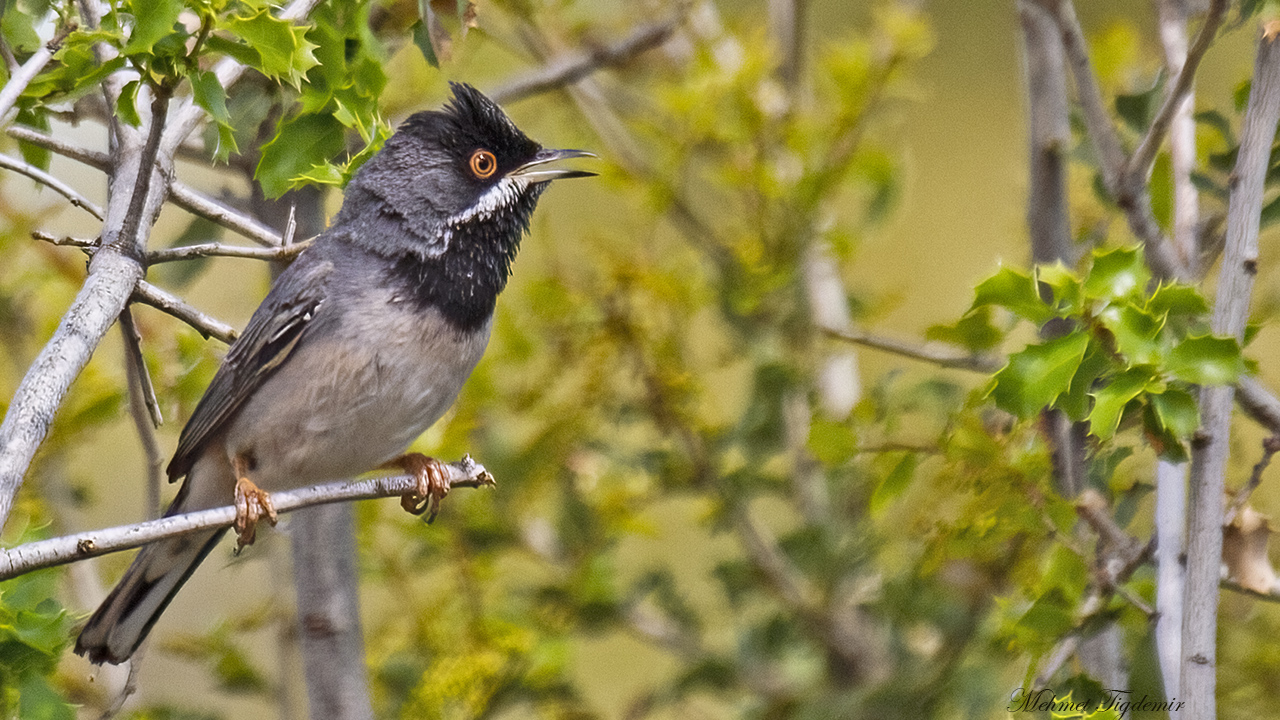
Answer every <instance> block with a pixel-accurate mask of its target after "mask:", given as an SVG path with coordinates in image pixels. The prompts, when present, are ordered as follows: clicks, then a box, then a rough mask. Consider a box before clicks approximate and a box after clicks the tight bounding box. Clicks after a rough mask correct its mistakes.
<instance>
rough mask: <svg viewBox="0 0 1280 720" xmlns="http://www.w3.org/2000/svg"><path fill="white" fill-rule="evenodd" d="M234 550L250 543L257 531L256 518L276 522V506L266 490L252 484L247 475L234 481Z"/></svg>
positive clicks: (237, 550)
mask: <svg viewBox="0 0 1280 720" xmlns="http://www.w3.org/2000/svg"><path fill="white" fill-rule="evenodd" d="M235 500H236V524H235V528H236V552H237V553H238V552H240V549H241V548H243V547H244V546H245V545H252V544H253V540H254V538H255V537H256V536H257V533H258V520H259V519H260V518H263V517H265V518H266V519H267V522H269V523H271V524H272V526H274V525H275V524H276V519H277V515H276V506H275V504H274V503H272V502H271V495H270V494H269V493H267V491H266V490H263V489H261V488H259V487H258V486H257V485H254V484H253V481H252V480H250V479H249V478H247V477H241V478H240V479H239V480H237V481H236V495H235Z"/></svg>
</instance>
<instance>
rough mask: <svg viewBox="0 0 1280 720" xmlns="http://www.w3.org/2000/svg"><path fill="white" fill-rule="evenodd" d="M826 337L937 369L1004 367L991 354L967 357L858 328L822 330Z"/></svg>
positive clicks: (945, 348)
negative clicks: (919, 361)
mask: <svg viewBox="0 0 1280 720" xmlns="http://www.w3.org/2000/svg"><path fill="white" fill-rule="evenodd" d="M825 332H826V334H827V336H828V337H831V338H834V339H836V340H843V341H845V342H851V343H854V344H855V345H862V346H864V347H869V348H875V349H876V350H883V351H885V352H889V353H893V354H894V355H901V356H903V357H907V358H911V359H913V360H921V361H923V362H927V363H932V364H934V365H937V366H939V367H944V368H952V369H955V370H972V371H974V372H980V373H993V372H996V371H997V370H999V369H1000V368H1002V367H1004V363H1005V361H1004V359H1003V358H1000V357H998V356H993V355H968V354H964V353H963V352H961V351H960V350H958V349H955V348H951V347H949V346H942V345H936V344H933V343H912V342H908V341H905V340H898V339H896V338H891V337H886V336H884V335H876V334H875V333H871V332H867V331H865V330H859V329H856V328H854V329H849V330H845V331H841V332H837V331H835V330H826V331H825Z"/></svg>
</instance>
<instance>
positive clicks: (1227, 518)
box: [1222, 435, 1280, 527]
mask: <svg viewBox="0 0 1280 720" xmlns="http://www.w3.org/2000/svg"><path fill="white" fill-rule="evenodd" d="M1277 452H1280V435H1272V436H1271V437H1269V438H1267V439H1265V440H1263V441H1262V457H1260V458H1258V462H1256V463H1254V465H1253V472H1252V473H1251V474H1250V475H1249V482H1247V483H1245V484H1244V485H1243V486H1242V487H1241V488H1240V489H1239V490H1236V494H1235V495H1233V496H1232V498H1231V504H1230V505H1228V506H1227V512H1226V514H1225V515H1223V517H1222V524H1223V526H1224V527H1225V526H1227V525H1230V524H1231V523H1233V522H1235V519H1236V515H1237V514H1238V513H1239V512H1240V508H1243V507H1244V504H1245V503H1247V502H1249V496H1250V495H1252V494H1253V491H1254V490H1257V489H1258V486H1259V485H1261V484H1262V473H1263V471H1264V470H1266V469H1267V466H1268V465H1270V464H1271V456H1273V455H1275V454H1276V453H1277Z"/></svg>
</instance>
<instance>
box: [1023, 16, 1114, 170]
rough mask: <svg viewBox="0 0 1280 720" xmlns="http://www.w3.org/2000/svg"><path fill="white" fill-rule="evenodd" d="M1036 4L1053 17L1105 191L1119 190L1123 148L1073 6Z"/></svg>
mask: <svg viewBox="0 0 1280 720" xmlns="http://www.w3.org/2000/svg"><path fill="white" fill-rule="evenodd" d="M1036 3H1037V4H1038V5H1040V7H1042V8H1044V9H1045V10H1047V11H1048V12H1049V13H1050V15H1052V16H1053V18H1054V20H1055V21H1056V22H1057V24H1058V31H1059V32H1061V33H1062V46H1063V49H1064V50H1066V53H1067V61H1068V62H1069V63H1070V65H1071V74H1072V76H1073V77H1075V79H1076V91H1077V95H1078V96H1079V99H1080V108H1081V110H1083V111H1084V112H1083V114H1084V123H1085V127H1086V128H1087V129H1088V134H1089V139H1090V140H1091V141H1092V143H1093V147H1094V151H1095V152H1096V153H1097V154H1098V162H1099V164H1100V165H1101V166H1102V176H1103V181H1104V182H1105V183H1106V186H1107V188H1108V189H1112V188H1118V187H1119V186H1120V179H1121V176H1122V173H1123V172H1124V167H1125V162H1126V160H1125V154H1124V148H1123V147H1122V146H1121V145H1120V137H1119V135H1117V134H1116V128H1115V125H1114V124H1113V123H1112V122H1111V116H1110V114H1109V113H1108V112H1107V106H1106V103H1105V102H1103V99H1102V90H1101V89H1100V88H1099V87H1098V80H1097V78H1096V77H1095V76H1094V74H1093V62H1092V61H1091V60H1090V59H1089V44H1088V42H1087V41H1086V40H1085V37H1084V29H1083V28H1081V27H1080V19H1079V18H1078V17H1076V8H1075V4H1074V3H1072V2H1071V0H1036Z"/></svg>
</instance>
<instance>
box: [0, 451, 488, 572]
mask: <svg viewBox="0 0 1280 720" xmlns="http://www.w3.org/2000/svg"><path fill="white" fill-rule="evenodd" d="M444 467H445V468H446V470H447V472H448V476H449V477H448V481H449V486H450V487H473V488H474V487H485V486H491V485H494V484H495V483H494V480H493V476H492V475H490V474H489V472H488V471H487V470H485V469H484V466H483V465H480V464H479V463H477V462H476V461H474V460H472V459H471V457H470V456H467V457H464V458H462V459H461V460H459V461H457V462H452V463H445V464H444ZM417 487H418V480H417V479H416V478H414V477H413V476H410V475H393V476H387V477H377V478H371V479H368V480H360V481H357V482H349V481H344V482H335V483H327V484H324V485H312V486H310V487H304V488H300V489H297V490H288V491H283V492H276V493H272V494H271V499H272V501H273V502H274V504H275V509H276V511H277V512H281V513H286V512H290V511H293V510H298V509H300V508H304V507H311V506H313V505H323V504H326V503H334V502H349V501H352V500H368V499H372V498H383V497H394V496H397V495H405V494H408V493H414V492H416V491H417ZM235 516H236V509H235V507H234V506H233V505H227V506H225V507H219V508H213V509H210V510H199V511H196V512H192V513H187V514H185V515H173V516H169V517H163V518H159V519H157V520H148V521H146V522H140V523H134V524H132V525H122V526H120V527H114V528H108V529H105V530H93V531H89V532H82V533H76V534H74V535H64V536H62V537H57V538H52V539H49V540H39V541H36V542H32V543H27V544H25V545H19V546H18V547H15V548H9V549H7V550H3V551H0V580H8V579H10V578H15V577H18V576H19V575H22V574H24V573H28V572H31V571H33V570H39V569H42V568H47V567H54V566H56V565H63V564H66V563H69V562H73V561H76V560H83V559H84V558H90V557H97V556H99V555H105V554H107V553H113V552H119V551H121V550H128V549H130V548H136V547H139V546H141V545H145V544H147V543H151V542H155V541H157V540H164V539H166V538H171V537H177V536H179V535H186V534H188V533H193V532H197V531H200V530H211V529H215V528H223V527H228V526H230V525H231V523H232V522H234V521H235Z"/></svg>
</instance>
